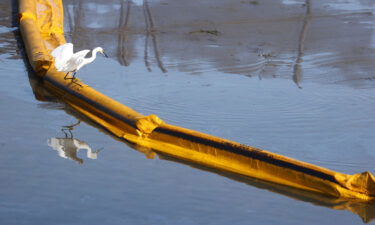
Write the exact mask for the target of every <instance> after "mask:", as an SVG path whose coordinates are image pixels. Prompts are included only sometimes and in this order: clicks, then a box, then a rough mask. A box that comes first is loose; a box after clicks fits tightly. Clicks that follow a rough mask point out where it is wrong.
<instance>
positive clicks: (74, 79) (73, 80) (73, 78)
mask: <svg viewBox="0 0 375 225" xmlns="http://www.w3.org/2000/svg"><path fill="white" fill-rule="evenodd" d="M76 73H77V71H74V72H73V77H72V78H71V79H72V83H75V84H76V85H78V86H80V87H82V85H80V84H79V83H77V82H76V79H77V78H76Z"/></svg>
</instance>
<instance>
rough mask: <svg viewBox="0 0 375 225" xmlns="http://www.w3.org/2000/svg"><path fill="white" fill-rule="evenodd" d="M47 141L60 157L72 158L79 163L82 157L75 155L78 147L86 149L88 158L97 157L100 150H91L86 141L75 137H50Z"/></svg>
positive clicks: (81, 161)
mask: <svg viewBox="0 0 375 225" xmlns="http://www.w3.org/2000/svg"><path fill="white" fill-rule="evenodd" d="M47 143H48V146H50V147H52V148H53V149H54V150H56V151H57V153H58V154H59V156H60V157H62V158H69V159H72V160H74V161H77V162H79V163H80V164H82V163H83V159H81V158H78V157H77V153H78V152H79V150H80V149H86V150H87V152H86V156H87V158H90V159H97V157H98V153H99V151H100V150H97V151H92V150H91V148H90V146H89V145H88V144H87V143H86V142H84V141H80V140H78V139H75V138H50V139H48V142H47Z"/></svg>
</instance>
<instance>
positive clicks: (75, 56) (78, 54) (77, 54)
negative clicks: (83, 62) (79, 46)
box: [73, 49, 90, 59]
mask: <svg viewBox="0 0 375 225" xmlns="http://www.w3.org/2000/svg"><path fill="white" fill-rule="evenodd" d="M89 52H90V50H88V49H86V50H82V51H79V52H76V53H74V54H73V57H74V58H76V59H79V58H84V57H85V56H86V55H87V54H88V53H89Z"/></svg>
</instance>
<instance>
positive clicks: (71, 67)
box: [59, 50, 90, 72]
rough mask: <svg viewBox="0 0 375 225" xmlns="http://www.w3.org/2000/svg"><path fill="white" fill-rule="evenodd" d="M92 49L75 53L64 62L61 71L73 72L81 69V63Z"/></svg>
mask: <svg viewBox="0 0 375 225" xmlns="http://www.w3.org/2000/svg"><path fill="white" fill-rule="evenodd" d="M89 52H90V50H82V51H79V52H76V53H74V54H73V55H72V56H71V57H70V58H69V59H68V60H67V61H66V62H64V64H63V65H62V66H61V69H60V70H59V71H64V72H72V71H76V70H78V69H80V67H81V64H82V62H83V60H84V58H85V56H86V55H87V53H89Z"/></svg>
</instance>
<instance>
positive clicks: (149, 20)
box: [143, 0, 168, 73]
mask: <svg viewBox="0 0 375 225" xmlns="http://www.w3.org/2000/svg"><path fill="white" fill-rule="evenodd" d="M143 15H144V17H145V24H146V38H145V56H144V60H145V65H146V67H147V70H148V71H151V68H150V65H149V62H148V39H149V36H150V35H151V38H152V44H153V49H154V55H155V59H156V62H157V63H158V67H159V68H160V70H161V71H162V72H163V73H166V72H168V71H167V69H165V67H164V64H163V62H162V60H161V57H160V53H159V52H160V50H159V45H158V40H157V36H156V34H157V30H156V29H155V23H154V19H153V17H152V14H151V10H150V7H149V4H148V0H143Z"/></svg>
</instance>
